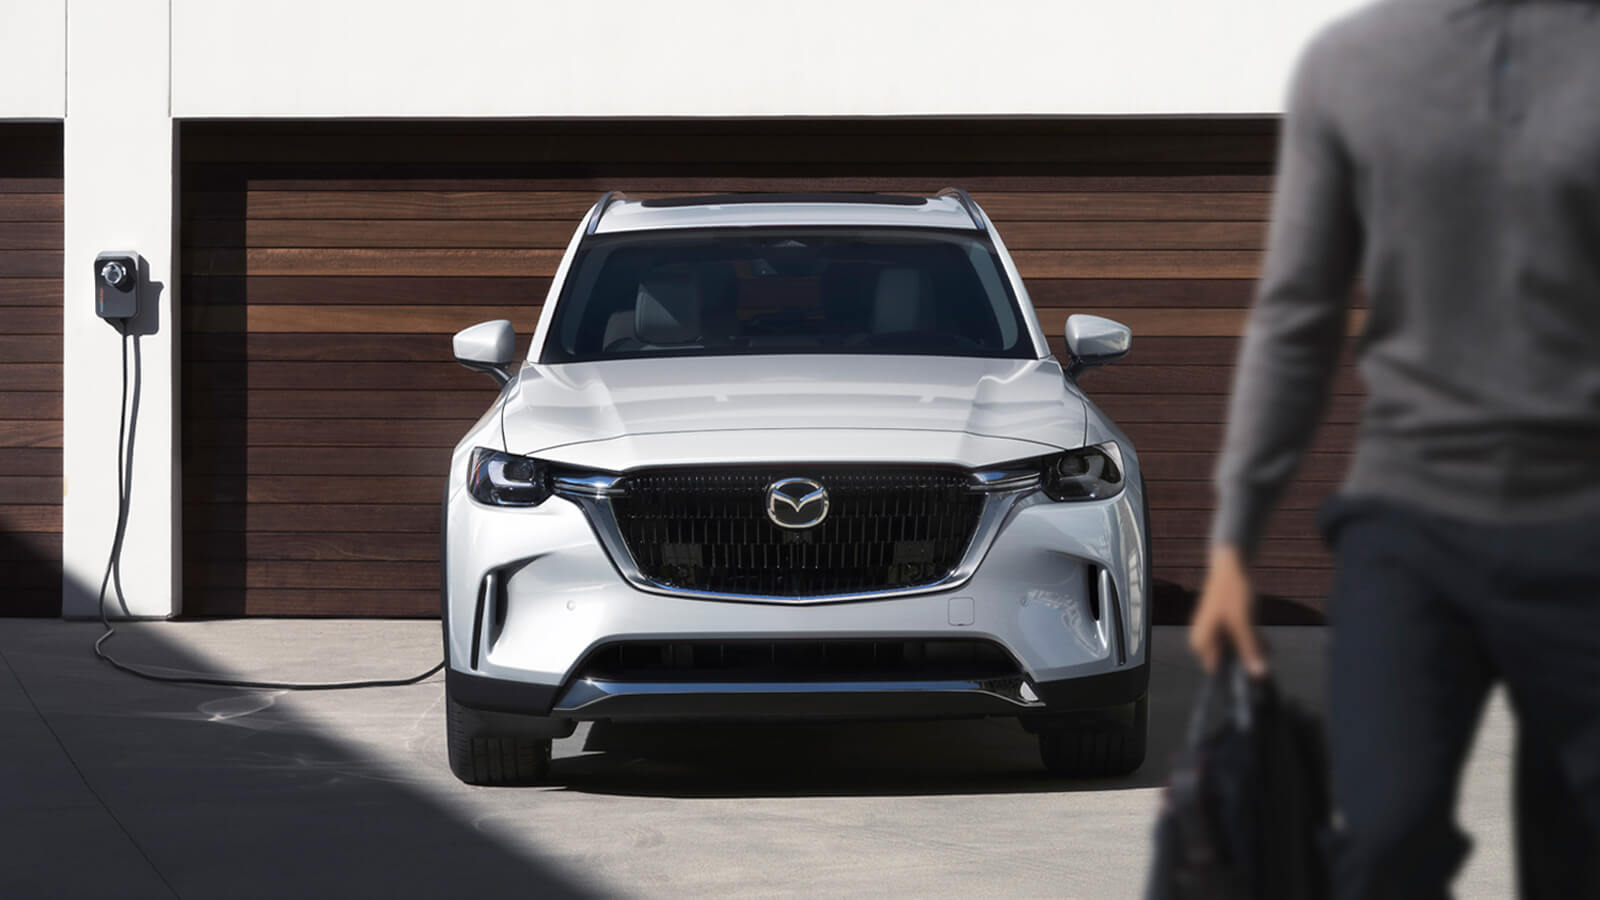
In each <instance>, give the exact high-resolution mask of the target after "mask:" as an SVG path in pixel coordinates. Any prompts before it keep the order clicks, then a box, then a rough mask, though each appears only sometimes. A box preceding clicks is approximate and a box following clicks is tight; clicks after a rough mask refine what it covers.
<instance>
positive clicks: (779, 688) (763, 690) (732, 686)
mask: <svg viewBox="0 0 1600 900" xmlns="http://www.w3.org/2000/svg"><path fill="white" fill-rule="evenodd" d="M719 694H720V695H728V694H743V695H761V694H773V695H818V694H836V695H850V694H871V695H883V694H968V695H979V696H983V697H991V698H994V699H997V700H1004V701H1006V702H1007V703H1010V704H1012V705H1014V706H1016V707H1018V708H1019V709H1035V708H1043V707H1044V701H1042V700H1040V699H1039V697H1038V695H1037V694H1036V693H1035V692H1034V690H1033V687H1032V685H1030V684H1028V682H1027V680H1026V679H1024V678H1023V677H1021V676H1020V675H1018V676H1012V677H1009V678H994V679H984V680H971V679H959V680H954V681H824V682H817V681H764V682H747V681H729V682H721V681H712V682H706V681H691V682H658V681H649V682H635V681H601V680H597V679H591V678H585V679H582V680H580V681H576V682H574V683H573V684H572V686H571V687H569V688H567V690H566V691H565V692H564V693H562V695H561V696H560V697H559V698H557V700H556V702H555V708H554V710H553V711H552V715H560V714H562V713H577V712H581V711H582V710H583V709H584V708H585V707H589V706H593V705H595V704H597V703H603V702H605V701H607V700H613V699H616V698H619V697H643V696H655V697H663V696H706V695H719Z"/></svg>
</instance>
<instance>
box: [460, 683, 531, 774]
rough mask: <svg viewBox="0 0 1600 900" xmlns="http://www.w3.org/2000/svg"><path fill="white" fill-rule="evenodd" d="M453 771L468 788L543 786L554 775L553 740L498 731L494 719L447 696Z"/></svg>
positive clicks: (502, 730)
mask: <svg viewBox="0 0 1600 900" xmlns="http://www.w3.org/2000/svg"><path fill="white" fill-rule="evenodd" d="M445 706H446V711H445V737H446V743H447V746H448V751H449V754H450V771H452V772H454V773H455V776H456V777H457V778H459V779H461V780H462V781H464V782H466V783H467V784H480V785H529V784H539V783H541V782H543V781H544V780H545V779H546V778H548V777H549V775H550V739H549V738H537V737H529V736H526V735H518V734H513V733H509V732H507V731H505V730H504V729H500V728H496V727H495V724H494V722H493V717H491V716H485V715H483V714H482V713H480V712H478V711H477V710H475V709H472V708H471V707H467V706H462V705H461V704H460V703H457V702H456V701H455V699H454V698H452V697H451V696H450V695H449V692H448V691H446V693H445Z"/></svg>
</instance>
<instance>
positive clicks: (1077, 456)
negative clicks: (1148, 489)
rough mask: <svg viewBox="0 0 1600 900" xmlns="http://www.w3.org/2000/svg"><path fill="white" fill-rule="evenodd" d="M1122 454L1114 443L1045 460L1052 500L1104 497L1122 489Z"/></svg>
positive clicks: (1047, 489)
mask: <svg viewBox="0 0 1600 900" xmlns="http://www.w3.org/2000/svg"><path fill="white" fill-rule="evenodd" d="M1121 459H1122V453H1121V451H1119V450H1118V449H1117V445H1116V444H1114V443H1105V444H1097V445H1095V446H1093V447H1082V448H1079V449H1077V450H1069V451H1067V452H1066V453H1063V454H1061V455H1060V456H1051V457H1047V458H1046V459H1045V461H1044V473H1043V474H1044V492H1045V493H1046V494H1049V495H1050V499H1052V500H1104V499H1105V498H1107V497H1112V496H1115V495H1116V493H1117V492H1118V491H1120V490H1122V465H1121V462H1120V461H1121Z"/></svg>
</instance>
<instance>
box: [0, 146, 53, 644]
mask: <svg viewBox="0 0 1600 900" xmlns="http://www.w3.org/2000/svg"><path fill="white" fill-rule="evenodd" d="M61 175H62V163H61V126H60V125H55V124H50V125H32V124H29V125H24V124H14V123H0V585H3V586H4V588H3V590H0V616H56V615H60V614H61V491H62V478H61V327H62V311H61V276H62V262H61V254H62V242H63V232H62V193H61V191H62V177H61Z"/></svg>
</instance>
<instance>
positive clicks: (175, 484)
mask: <svg viewBox="0 0 1600 900" xmlns="http://www.w3.org/2000/svg"><path fill="white" fill-rule="evenodd" d="M168 15H169V13H168V3H167V0H73V2H72V3H71V4H70V5H69V7H68V9H67V27H66V31H67V35H66V44H67V84H66V91H67V103H66V113H67V114H66V123H65V143H66V160H65V174H66V178H65V183H66V258H65V264H66V281H65V291H66V296H65V307H66V311H65V323H64V335H63V338H64V355H65V373H64V381H65V384H64V390H65V399H64V407H63V418H64V420H65V421H64V423H63V427H64V430H65V452H64V456H65V458H64V462H63V466H64V468H65V476H66V481H65V488H64V493H65V498H64V503H65V508H64V510H63V512H62V515H63V521H62V531H63V534H62V555H63V585H62V588H63V613H64V614H65V615H67V616H69V617H83V616H94V615H98V612H99V610H98V609H97V607H96V605H95V603H96V596H95V592H96V591H97V590H98V588H99V586H100V580H101V577H102V575H103V573H104V571H105V566H106V558H107V554H108V552H109V551H110V549H111V542H112V536H113V532H114V530H115V526H116V520H117V468H116V461H115V460H116V447H117V428H118V422H119V419H118V409H117V403H118V400H119V398H120V396H121V384H122V370H121V366H122V362H121V360H122V357H121V352H122V347H121V342H122V340H123V338H122V337H121V336H120V335H119V334H118V333H117V331H116V329H114V328H113V327H112V325H111V323H109V322H107V321H105V320H104V319H101V318H99V317H98V316H97V315H96V314H95V309H94V302H93V297H94V278H93V265H94V258H95V254H96V253H98V252H100V251H102V250H134V251H137V252H138V253H140V254H141V255H142V256H143V257H144V258H145V260H147V261H148V263H149V272H148V280H147V281H146V283H145V286H144V290H145V298H144V299H145V302H146V303H147V304H148V303H150V302H151V301H152V300H153V301H154V303H155V306H156V311H155V313H154V315H147V316H145V317H144V321H143V322H141V323H136V324H135V326H134V327H133V328H132V329H130V330H131V331H133V332H147V333H144V334H142V335H140V336H139V337H137V338H136V339H135V340H136V342H137V344H136V346H137V351H138V354H137V355H138V359H139V365H140V370H141V371H140V379H139V392H138V401H139V403H138V418H137V430H136V432H135V444H134V453H133V462H132V468H133V474H134V479H133V483H132V494H131V502H130V509H129V517H128V526H127V532H126V538H125V540H124V544H123V553H122V570H121V575H122V586H123V591H124V594H125V596H126V598H127V608H126V609H123V608H122V607H121V606H120V605H119V604H118V603H117V602H116V600H115V599H114V595H112V593H111V592H110V591H108V592H107V593H108V599H107V604H106V608H107V611H108V612H110V613H111V614H112V615H116V616H122V615H129V616H137V617H152V616H153V617H161V616H170V615H173V614H174V613H176V612H177V611H178V609H179V604H180V597H179V592H180V590H181V587H182V575H181V567H180V563H179V560H180V551H181V542H182V530H181V521H180V519H179V514H180V510H181V506H180V502H179V500H180V498H179V488H180V484H181V482H180V481H179V477H178V476H179V464H180V453H179V449H180V448H179V446H178V441H177V422H178V419H177V413H178V408H177V407H178V369H177V363H178V355H177V350H178V330H179V328H180V327H181V326H180V321H181V320H180V318H179V317H178V315H177V311H178V307H177V289H176V288H177V284H176V278H175V273H176V265H175V263H176V252H175V247H174V244H173V238H174V229H173V215H174V203H175V197H176V194H175V193H174V188H175V184H174V174H173V173H174V171H175V162H176V160H175V157H174V153H175V143H174V133H173V123H172V116H171V106H170V99H169V96H170V91H169V83H168V60H169V55H170V47H169V43H168V36H169V33H170V31H169V20H168ZM158 286H159V287H158ZM132 349H133V347H132V346H130V363H131V362H132V353H131V351H132Z"/></svg>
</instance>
